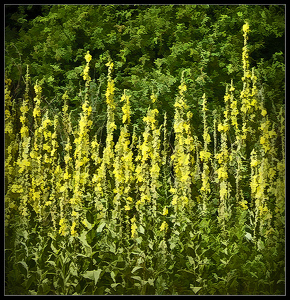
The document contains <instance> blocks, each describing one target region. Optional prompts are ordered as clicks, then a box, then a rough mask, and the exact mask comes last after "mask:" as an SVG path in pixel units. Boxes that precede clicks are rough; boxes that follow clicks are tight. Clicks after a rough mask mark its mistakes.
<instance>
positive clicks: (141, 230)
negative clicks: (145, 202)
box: [139, 224, 145, 234]
mask: <svg viewBox="0 0 290 300" xmlns="http://www.w3.org/2000/svg"><path fill="white" fill-rule="evenodd" d="M139 232H140V233H143V234H144V232H145V229H144V227H143V226H142V225H141V224H140V226H139Z"/></svg>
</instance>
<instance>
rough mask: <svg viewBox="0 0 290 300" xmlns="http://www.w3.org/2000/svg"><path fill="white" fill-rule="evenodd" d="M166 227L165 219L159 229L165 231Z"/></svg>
mask: <svg viewBox="0 0 290 300" xmlns="http://www.w3.org/2000/svg"><path fill="white" fill-rule="evenodd" d="M167 229H168V224H167V223H166V221H163V223H162V224H161V226H160V231H165V232H166V230H167Z"/></svg>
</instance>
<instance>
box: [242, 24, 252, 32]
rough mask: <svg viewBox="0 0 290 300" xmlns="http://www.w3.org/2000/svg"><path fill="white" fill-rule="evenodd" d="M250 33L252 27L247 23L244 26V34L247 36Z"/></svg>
mask: <svg viewBox="0 0 290 300" xmlns="http://www.w3.org/2000/svg"><path fill="white" fill-rule="evenodd" d="M249 31H250V26H249V23H248V22H246V23H245V24H244V25H243V32H244V34H247V33H248V32H249Z"/></svg>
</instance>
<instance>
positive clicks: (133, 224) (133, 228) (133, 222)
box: [131, 216, 137, 238]
mask: <svg viewBox="0 0 290 300" xmlns="http://www.w3.org/2000/svg"><path fill="white" fill-rule="evenodd" d="M135 222H136V218H135V216H134V217H133V218H132V219H131V223H132V225H131V237H132V238H134V237H135V233H136V231H137V225H136V223H135Z"/></svg>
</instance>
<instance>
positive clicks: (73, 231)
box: [70, 222, 77, 236]
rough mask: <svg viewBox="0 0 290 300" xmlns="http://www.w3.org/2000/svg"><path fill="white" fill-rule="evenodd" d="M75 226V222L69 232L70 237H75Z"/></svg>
mask: <svg viewBox="0 0 290 300" xmlns="http://www.w3.org/2000/svg"><path fill="white" fill-rule="evenodd" d="M76 225H77V224H76V222H73V223H72V226H71V230H70V233H71V235H72V236H76V235H77V231H76V230H75V227H76Z"/></svg>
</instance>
